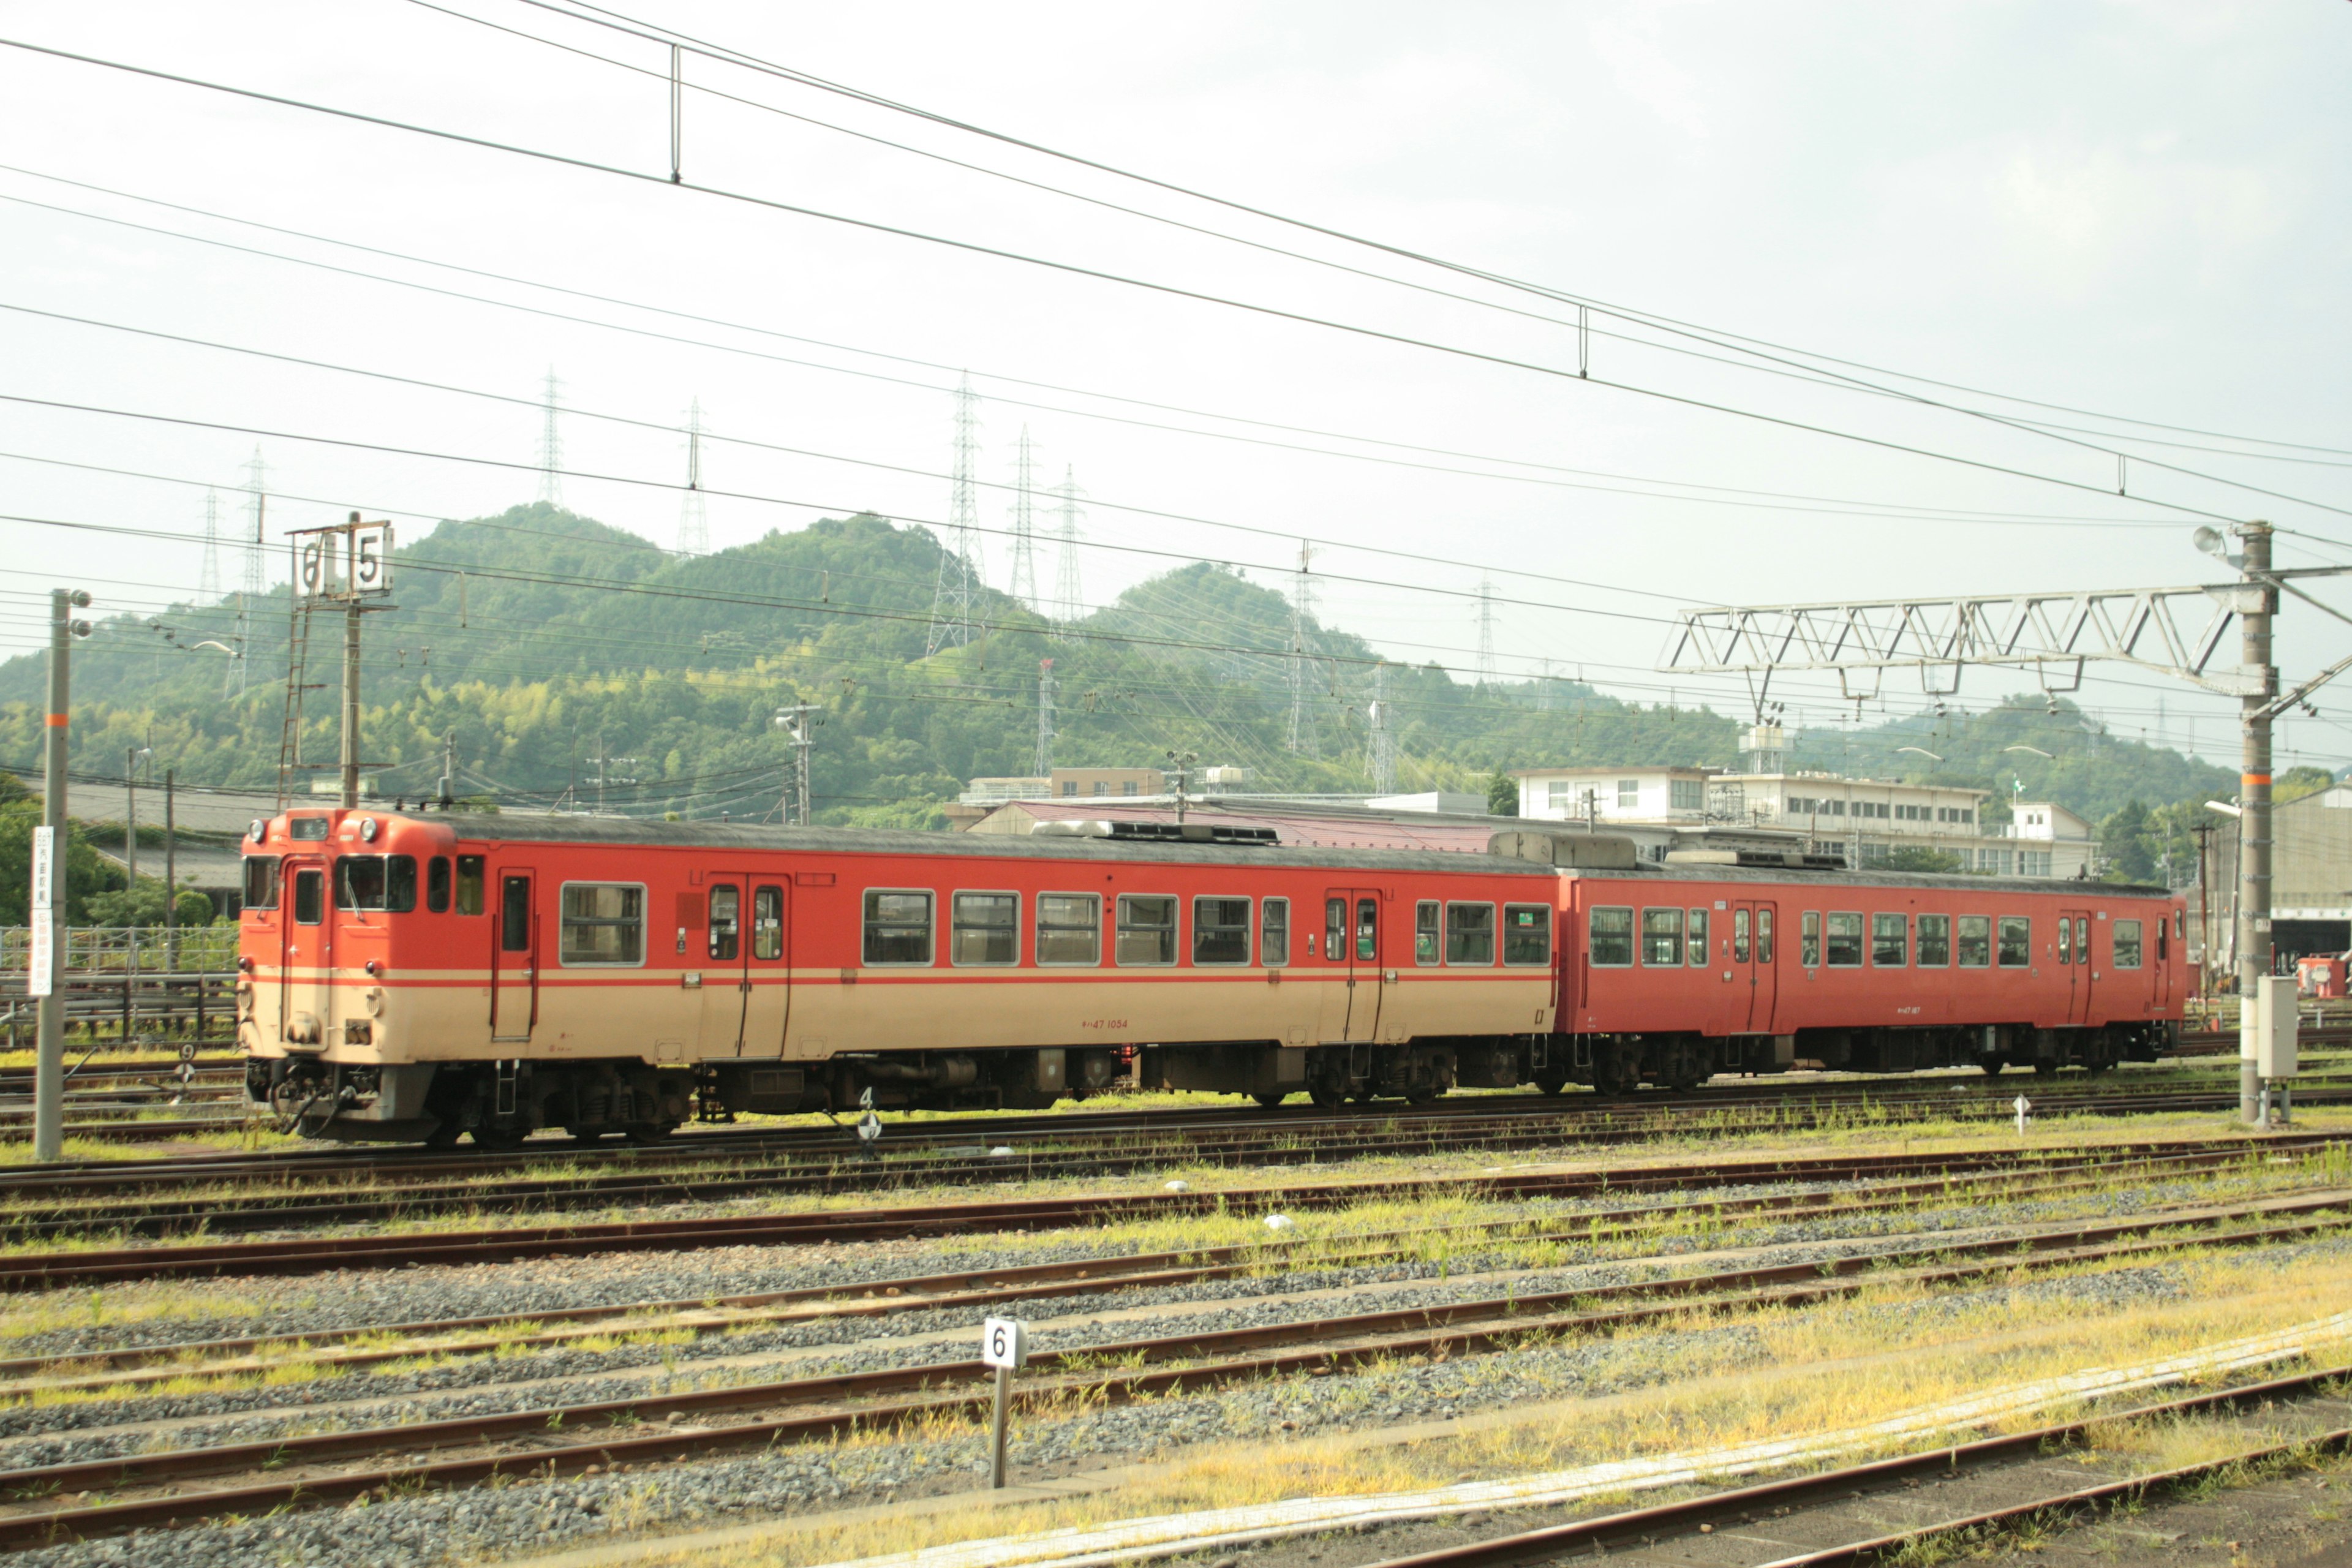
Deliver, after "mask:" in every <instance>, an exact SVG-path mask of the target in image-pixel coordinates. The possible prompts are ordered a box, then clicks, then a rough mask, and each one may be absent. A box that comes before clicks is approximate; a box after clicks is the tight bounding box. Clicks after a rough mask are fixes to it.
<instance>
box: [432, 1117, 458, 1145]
mask: <svg viewBox="0 0 2352 1568" xmlns="http://www.w3.org/2000/svg"><path fill="white" fill-rule="evenodd" d="M458 1131H459V1129H458V1128H457V1126H456V1125H455V1124H454V1123H451V1122H447V1121H444V1122H443V1123H441V1125H440V1126H438V1127H436V1128H435V1129H434V1130H433V1131H430V1132H427V1133H426V1134H425V1147H426V1148H427V1149H455V1148H456V1147H457V1133H458Z"/></svg>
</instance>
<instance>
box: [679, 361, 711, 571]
mask: <svg viewBox="0 0 2352 1568" xmlns="http://www.w3.org/2000/svg"><path fill="white" fill-rule="evenodd" d="M677 552H678V553H679V554H681V555H708V554H709V553H710V514H709V510H707V509H706V508H705V507H704V505H703V500H702V399H700V398H699V397H698V398H696V399H694V400H693V401H692V402H691V403H689V404H688V405H687V409H686V499H685V500H683V501H681V502H680V503H679V505H678V509H677Z"/></svg>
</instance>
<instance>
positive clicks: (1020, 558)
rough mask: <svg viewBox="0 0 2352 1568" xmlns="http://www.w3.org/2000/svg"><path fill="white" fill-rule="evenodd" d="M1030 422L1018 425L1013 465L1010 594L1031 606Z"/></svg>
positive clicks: (1034, 540) (1034, 601) (1033, 524)
mask: <svg viewBox="0 0 2352 1568" xmlns="http://www.w3.org/2000/svg"><path fill="white" fill-rule="evenodd" d="M1033 484H1034V472H1033V470H1032V467H1031V463H1030V450H1029V426H1026V425H1024V426H1021V447H1020V456H1019V457H1018V458H1015V459H1014V460H1013V597H1014V598H1016V599H1018V600H1020V601H1021V603H1022V604H1023V605H1025V606H1026V607H1028V608H1030V609H1033V610H1034V609H1035V608H1037V607H1038V605H1037V548H1036V547H1037V509H1036V506H1035V494H1034V490H1033V489H1032V488H1031V487H1032V485H1033Z"/></svg>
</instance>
